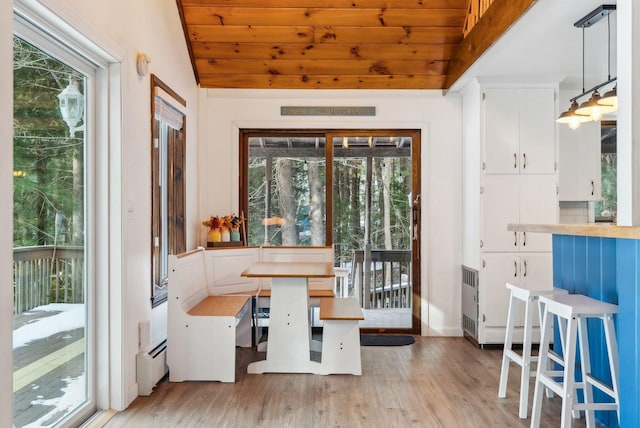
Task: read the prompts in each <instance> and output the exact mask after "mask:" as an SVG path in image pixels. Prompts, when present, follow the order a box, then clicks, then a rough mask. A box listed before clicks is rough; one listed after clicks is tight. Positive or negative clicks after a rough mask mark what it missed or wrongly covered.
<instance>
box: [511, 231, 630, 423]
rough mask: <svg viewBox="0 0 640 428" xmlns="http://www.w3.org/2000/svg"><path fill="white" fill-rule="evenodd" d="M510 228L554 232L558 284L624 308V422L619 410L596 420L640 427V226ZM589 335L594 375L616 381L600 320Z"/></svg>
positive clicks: (620, 324) (620, 327)
mask: <svg viewBox="0 0 640 428" xmlns="http://www.w3.org/2000/svg"><path fill="white" fill-rule="evenodd" d="M508 230H510V231H517V232H528V233H551V234H552V235H553V286H554V287H557V288H564V289H566V290H568V291H569V292H570V293H580V294H585V295H587V296H590V297H593V298H596V299H599V300H602V301H605V302H608V303H614V304H617V305H618V316H617V319H616V334H617V338H618V347H619V352H620V424H618V421H617V418H616V415H615V413H614V412H596V418H597V419H598V422H599V423H601V424H603V425H605V426H607V427H618V426H621V427H640V227H634V226H616V225H611V224H548V225H540V224H538V225H535V224H510V225H509V226H508ZM589 331H590V335H589V339H590V349H591V355H592V360H593V364H592V369H593V373H594V375H596V376H598V377H601V378H602V379H603V380H605V381H606V382H610V379H609V376H608V374H607V373H608V366H607V365H606V364H607V359H606V349H605V346H604V333H603V332H602V327H601V326H600V325H598V323H597V322H595V323H593V324H589ZM596 397H597V396H596ZM597 399H602V397H601V396H600V397H597Z"/></svg>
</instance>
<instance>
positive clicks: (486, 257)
mask: <svg viewBox="0 0 640 428" xmlns="http://www.w3.org/2000/svg"><path fill="white" fill-rule="evenodd" d="M556 93H557V85H555V84H549V85H547V86H536V87H515V86H514V85H513V84H509V85H508V86H507V85H504V86H502V87H500V86H499V85H497V84H495V85H494V84H493V83H491V87H488V85H487V86H484V87H483V85H482V84H481V83H480V82H478V84H477V85H475V86H473V85H472V86H471V87H470V88H469V89H468V90H467V91H465V93H464V94H463V123H464V124H465V130H464V131H465V132H463V134H464V138H463V150H464V157H463V174H465V176H464V177H463V186H464V189H463V195H464V196H463V198H464V204H463V205H464V207H465V212H464V214H463V215H464V217H465V218H464V221H463V224H464V226H465V228H464V236H463V239H464V241H465V242H464V248H465V251H466V252H465V254H463V264H464V265H466V266H469V267H471V268H473V269H477V270H478V272H479V278H478V289H477V290H478V316H479V319H478V323H477V336H478V337H477V340H478V342H479V344H481V345H484V344H500V343H503V342H504V333H505V327H506V321H507V311H508V307H509V293H508V292H507V289H506V287H505V284H506V283H507V282H511V283H514V284H516V285H520V286H524V287H529V288H534V289H535V288H550V287H552V286H553V282H552V279H553V278H552V276H553V274H552V255H551V236H549V235H547V234H535V233H524V232H517V233H514V232H510V231H508V230H507V225H508V224H510V223H513V224H518V223H540V224H548V223H557V221H558V173H557V168H556V132H557V130H556V123H555V118H556V110H557V108H556V98H555V94H556ZM474 192H475V195H474ZM478 192H479V194H478ZM474 249H475V251H474ZM520 312H522V311H520ZM523 316H524V314H523V312H522V313H519V314H518V317H517V319H516V325H521V320H522V319H523V318H522V317H523ZM520 333H521V330H520ZM537 337H538V336H537V332H534V338H537ZM515 340H516V342H517V341H518V340H519V339H518V333H516V339H515ZM520 340H521V339H520Z"/></svg>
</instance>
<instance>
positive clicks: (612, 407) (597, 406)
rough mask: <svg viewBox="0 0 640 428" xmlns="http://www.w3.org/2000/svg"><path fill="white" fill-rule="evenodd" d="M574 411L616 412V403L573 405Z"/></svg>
mask: <svg viewBox="0 0 640 428" xmlns="http://www.w3.org/2000/svg"><path fill="white" fill-rule="evenodd" d="M573 409H574V410H618V405H617V404H616V403H587V404H585V403H575V404H574V405H573Z"/></svg>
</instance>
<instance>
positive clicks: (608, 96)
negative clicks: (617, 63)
mask: <svg viewBox="0 0 640 428" xmlns="http://www.w3.org/2000/svg"><path fill="white" fill-rule="evenodd" d="M607 35H608V39H607V46H608V50H607V52H608V57H607V61H608V73H607V74H608V76H609V80H611V20H610V19H609V15H607ZM598 104H602V105H610V106H612V107H613V108H614V110H613V111H616V110H618V86H617V85H616V86H614V87H613V89H612V90H610V91H609V92H605V94H604V95H603V96H602V97H600V99H599V100H598Z"/></svg>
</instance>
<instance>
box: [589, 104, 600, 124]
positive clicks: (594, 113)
mask: <svg viewBox="0 0 640 428" xmlns="http://www.w3.org/2000/svg"><path fill="white" fill-rule="evenodd" d="M590 116H591V119H593V120H594V121H595V122H597V121H599V120H600V119H602V109H601V108H600V107H596V106H594V107H592V108H591V114H590Z"/></svg>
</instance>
